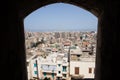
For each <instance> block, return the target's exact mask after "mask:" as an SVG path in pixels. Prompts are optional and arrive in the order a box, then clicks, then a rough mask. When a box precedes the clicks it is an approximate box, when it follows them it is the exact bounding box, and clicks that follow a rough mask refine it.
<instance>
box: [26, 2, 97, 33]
mask: <svg viewBox="0 0 120 80" xmlns="http://www.w3.org/2000/svg"><path fill="white" fill-rule="evenodd" d="M97 22H98V20H97V17H95V16H94V15H93V14H92V13H90V12H88V11H86V10H84V9H82V8H80V7H77V6H74V5H71V4H65V3H55V4H51V5H47V6H44V7H42V8H39V9H37V10H35V11H34V12H32V13H31V14H29V15H28V16H27V17H26V18H25V19H24V27H25V29H26V30H33V31H39V30H40V31H42V30H44V31H45V30H46V31H47V30H59V31H66V30H96V29H97Z"/></svg>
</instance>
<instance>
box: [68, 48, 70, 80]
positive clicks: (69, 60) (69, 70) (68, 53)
mask: <svg viewBox="0 0 120 80" xmlns="http://www.w3.org/2000/svg"><path fill="white" fill-rule="evenodd" d="M68 67H69V78H70V47H69V49H68Z"/></svg>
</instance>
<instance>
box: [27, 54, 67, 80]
mask: <svg viewBox="0 0 120 80" xmlns="http://www.w3.org/2000/svg"><path fill="white" fill-rule="evenodd" d="M27 63H28V66H27V69H28V79H29V80H30V79H36V78H39V79H44V78H45V77H47V78H50V79H51V80H56V79H57V80H61V79H63V80H67V79H68V62H67V57H65V56H64V54H63V53H62V54H60V53H51V54H50V55H49V56H47V57H46V59H44V58H42V57H41V56H37V55H36V56H32V57H31V58H30V59H28V60H27Z"/></svg>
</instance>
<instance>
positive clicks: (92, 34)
mask: <svg viewBox="0 0 120 80" xmlns="http://www.w3.org/2000/svg"><path fill="white" fill-rule="evenodd" d="M96 37H97V32H96V31H88V32H87V31H86V32H79V31H75V32H74V31H71V32H27V31H26V32H25V43H26V58H27V61H26V62H27V71H28V80H77V79H81V80H85V79H91V80H92V79H93V80H94V76H95V75H94V74H95V73H94V72H95V56H96Z"/></svg>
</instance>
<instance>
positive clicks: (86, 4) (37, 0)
mask: <svg viewBox="0 0 120 80" xmlns="http://www.w3.org/2000/svg"><path fill="white" fill-rule="evenodd" d="M53 3H68V4H72V5H75V6H78V7H81V8H83V9H85V10H87V11H89V12H91V13H92V14H94V15H95V16H96V17H99V16H100V15H101V13H102V12H103V10H102V9H103V8H102V5H101V4H100V3H98V2H97V1H96V0H30V1H27V0H26V1H24V2H23V3H21V4H20V3H18V6H19V8H20V11H19V16H20V17H22V18H25V17H26V16H27V15H29V14H30V13H31V12H33V11H34V10H36V9H38V8H41V7H43V6H45V5H49V4H53ZM98 4H99V5H98Z"/></svg>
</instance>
